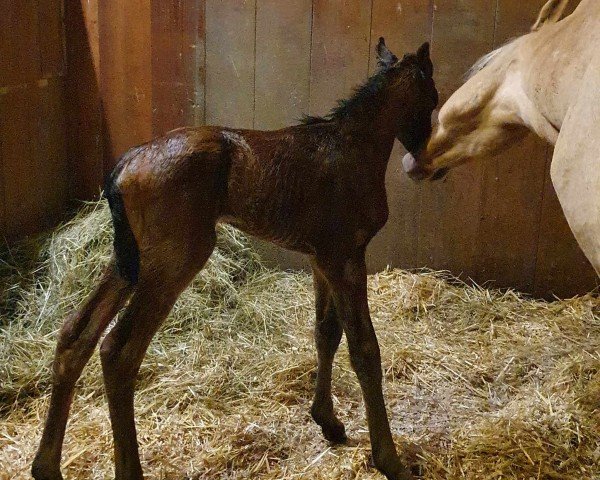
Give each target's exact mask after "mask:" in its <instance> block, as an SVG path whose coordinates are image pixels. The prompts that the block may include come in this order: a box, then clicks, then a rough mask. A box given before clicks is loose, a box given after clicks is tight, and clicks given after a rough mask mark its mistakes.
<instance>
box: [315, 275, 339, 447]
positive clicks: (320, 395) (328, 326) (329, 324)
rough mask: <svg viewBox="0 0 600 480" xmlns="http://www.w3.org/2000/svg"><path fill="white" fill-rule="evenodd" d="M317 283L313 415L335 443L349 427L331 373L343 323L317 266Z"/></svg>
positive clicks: (327, 436)
mask: <svg viewBox="0 0 600 480" xmlns="http://www.w3.org/2000/svg"><path fill="white" fill-rule="evenodd" d="M313 281H314V287H315V313H316V323H315V343H316V346H317V362H318V367H317V383H316V386H315V396H314V400H313V404H312V408H311V415H312V417H313V419H314V421H315V422H317V424H318V425H319V426H320V427H321V429H322V430H323V435H324V436H325V438H326V439H327V440H329V441H330V442H334V443H343V442H345V441H346V430H345V428H344V425H343V424H342V422H340V421H339V420H338V419H337V418H336V416H335V413H334V411H333V400H332V398H331V373H332V366H333V358H334V356H335V352H336V351H337V349H338V346H339V345H340V340H341V339H342V325H341V324H340V322H339V321H338V318H337V314H336V310H335V305H334V303H333V297H332V295H331V289H330V288H329V285H328V284H327V279H326V278H325V277H324V276H323V274H322V273H321V272H320V271H319V269H318V267H316V265H315V267H313Z"/></svg>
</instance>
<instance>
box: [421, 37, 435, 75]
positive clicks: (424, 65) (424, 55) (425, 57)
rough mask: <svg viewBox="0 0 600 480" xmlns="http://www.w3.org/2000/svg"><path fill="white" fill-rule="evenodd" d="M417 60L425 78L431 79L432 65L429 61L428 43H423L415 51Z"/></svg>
mask: <svg viewBox="0 0 600 480" xmlns="http://www.w3.org/2000/svg"><path fill="white" fill-rule="evenodd" d="M417 60H418V61H419V65H420V66H421V70H423V73H424V74H425V76H426V77H428V78H432V77H433V63H432V61H431V57H430V56H429V42H425V43H424V44H423V45H421V46H420V47H419V50H417Z"/></svg>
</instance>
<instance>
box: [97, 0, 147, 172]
mask: <svg viewBox="0 0 600 480" xmlns="http://www.w3.org/2000/svg"><path fill="white" fill-rule="evenodd" d="M98 17H99V26H100V30H99V31H100V58H101V62H100V72H101V81H100V91H101V95H102V106H103V113H104V120H105V131H106V134H107V138H106V141H105V163H104V170H105V171H109V170H110V169H111V168H112V166H113V165H114V163H115V161H116V159H117V158H118V157H119V156H120V155H121V154H123V152H125V151H126V150H127V149H129V148H130V147H132V146H134V145H137V144H140V143H143V142H146V141H148V140H150V139H151V138H152V73H151V51H150V50H151V35H150V29H151V24H150V2H148V1H146V0H129V1H127V2H120V1H117V0H105V1H102V2H99V3H98Z"/></svg>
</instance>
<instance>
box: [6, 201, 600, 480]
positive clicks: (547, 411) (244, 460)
mask: <svg viewBox="0 0 600 480" xmlns="http://www.w3.org/2000/svg"><path fill="white" fill-rule="evenodd" d="M110 242H111V233H110V227H109V224H108V215H107V212H106V208H105V206H104V205H102V204H93V205H90V206H89V207H88V208H87V209H86V212H85V213H82V214H81V215H80V216H79V217H78V218H76V219H75V220H74V221H73V222H72V223H71V224H69V225H67V226H66V227H63V228H61V229H59V230H57V231H56V232H55V233H54V234H53V236H52V237H51V238H48V239H46V240H44V242H43V243H42V244H40V243H39V242H38V244H34V243H29V244H26V245H22V246H20V247H17V248H15V249H13V250H11V251H10V252H4V253H3V254H2V257H0V259H1V260H2V261H1V263H0V360H1V363H0V379H2V380H1V382H0V416H1V420H0V478H1V479H11V480H12V479H17V478H28V470H29V464H30V462H31V459H32V457H33V455H34V452H35V448H36V446H37V442H38V439H39V435H40V426H41V423H42V421H43V417H44V414H45V412H46V409H47V405H48V398H49V367H50V362H51V358H52V352H53V348H54V342H55V332H56V329H57V327H58V326H59V324H60V322H61V320H62V318H63V317H64V315H65V314H66V312H69V311H70V310H71V309H72V308H73V306H75V305H77V304H78V303H79V302H80V301H81V299H82V296H83V295H84V294H85V293H86V292H88V291H89V289H90V287H91V284H92V281H93V278H94V277H95V276H97V274H98V272H99V270H100V266H101V265H102V264H103V263H104V262H105V261H106V259H107V255H108V252H109V248H110V247H109V246H110ZM369 288H370V300H371V307H372V316H373V320H374V324H375V328H376V330H377V332H378V337H379V340H380V344H381V350H382V357H383V362H384V365H383V368H384V381H385V386H384V390H385V396H386V399H387V404H388V408H389V411H390V416H391V422H392V429H393V432H394V435H395V438H396V440H397V442H398V446H399V448H402V449H403V450H404V451H405V452H407V456H408V457H409V458H410V460H411V461H412V462H414V463H415V464H417V465H418V468H419V469H420V472H421V474H422V476H423V478H425V479H458V478H468V479H500V478H502V479H573V480H575V479H577V480H582V479H590V480H592V479H596V480H597V479H599V478H600V466H599V465H600V303H599V301H598V299H597V298H593V297H592V296H586V297H581V298H576V299H572V300H567V301H556V302H552V303H547V302H538V301H532V300H529V299H525V298H523V297H521V296H518V295H517V294H515V293H512V292H508V293H501V292H497V291H490V290H485V289H479V288H470V287H466V286H462V285H460V284H458V283H457V282H455V281H452V279H447V278H445V277H444V276H443V275H441V274H436V273H430V272H424V273H421V274H411V273H406V272H404V271H400V270H394V271H387V272H384V273H380V274H378V275H375V276H372V277H371V278H370V280H369ZM312 300H313V297H312V290H311V280H310V277H309V276H308V275H306V274H304V273H284V272H279V271H274V270H270V269H268V268H266V267H265V266H264V265H263V264H262V263H261V261H260V258H259V257H258V256H257V254H256V253H255V252H254V250H253V249H252V248H251V246H250V243H249V242H248V241H247V240H246V239H245V238H244V237H243V236H241V235H240V234H239V233H236V232H234V231H233V230H229V229H223V230H221V237H220V241H219V248H218V251H217V252H216V253H215V255H214V256H213V258H212V260H211V263H210V265H209V266H208V268H207V269H205V270H204V271H203V272H202V273H201V274H200V275H199V276H198V278H197V279H196V280H195V281H194V283H193V285H192V286H191V287H190V288H189V289H188V290H187V291H186V292H185V293H184V295H183V296H182V298H181V299H180V301H179V302H178V304H177V306H176V308H175V309H174V311H173V313H172V315H171V317H170V319H169V320H168V322H167V323H166V324H165V325H164V327H163V328H162V330H161V331H160V333H159V334H158V335H157V337H156V339H155V341H154V342H153V343H152V345H151V347H150V350H149V354H148V356H147V358H146V361H145V363H144V365H143V367H142V370H141V373H140V377H139V383H138V390H137V397H136V402H137V403H136V405H137V421H138V430H139V440H140V444H141V453H142V462H143V465H144V468H145V471H146V474H147V478H149V479H181V478H192V479H244V478H248V479H250V478H252V479H256V478H264V479H354V478H360V479H370V478H373V479H375V478H383V477H381V476H379V475H378V474H377V473H376V472H375V471H374V470H373V469H372V468H371V467H370V458H369V444H368V435H367V431H366V421H365V418H364V410H363V406H362V400H361V396H360V391H359V388H358V384H357V382H356V380H355V376H354V374H353V373H352V371H351V369H350V366H349V361H348V355H347V352H346V348H345V346H344V345H343V346H342V348H341V350H340V353H339V355H338V357H337V359H336V364H335V371H334V394H335V405H336V408H337V411H338V413H339V416H340V418H341V419H342V420H343V421H344V422H345V424H346V427H347V431H348V434H349V437H350V442H349V444H348V445H344V446H331V445H328V444H327V442H326V441H324V440H323V438H322V437H321V434H320V431H319V429H318V427H317V426H316V425H315V424H313V423H312V421H311V419H310V417H309V414H308V410H309V405H310V399H311V395H312V386H313V382H314V376H315V351H314V347H313V342H312V324H313V312H312ZM111 442H112V439H111V433H110V429H109V422H108V412H107V407H106V402H105V399H104V394H103V388H102V380H101V375H100V369H99V362H98V356H97V355H95V356H94V357H93V360H92V362H91V364H90V365H89V366H88V368H87V369H86V370H85V371H84V375H83V377H82V379H81V381H80V388H79V389H78V391H77V395H76V399H75V402H74V407H73V412H72V415H71V420H70V424H69V427H68V430H67V439H66V444H65V451H64V454H63V473H64V474H66V475H65V477H66V478H72V479H80V478H95V479H96V478H97V479H103V478H110V477H111V474H112V450H111V449H112V445H111Z"/></svg>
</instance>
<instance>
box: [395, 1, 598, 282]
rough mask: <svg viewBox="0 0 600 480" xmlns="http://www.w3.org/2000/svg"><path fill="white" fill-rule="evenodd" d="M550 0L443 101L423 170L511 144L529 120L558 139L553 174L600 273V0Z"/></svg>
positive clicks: (414, 169) (420, 173) (416, 166)
mask: <svg viewBox="0 0 600 480" xmlns="http://www.w3.org/2000/svg"><path fill="white" fill-rule="evenodd" d="M568 3H569V0H550V1H549V2H548V3H547V4H546V5H545V6H544V8H543V9H542V11H541V13H540V17H539V18H538V21H537V22H536V24H535V25H534V27H533V29H532V32H531V33H529V34H527V35H524V36H522V37H520V38H518V39H517V40H515V41H513V42H511V43H509V44H508V45H506V46H504V47H502V48H500V49H498V50H496V51H495V52H492V53H491V54H489V55H488V56H486V57H484V58H483V59H482V61H480V63H479V64H478V65H476V66H475V73H474V74H473V75H472V76H471V78H470V79H469V80H468V81H467V82H466V83H465V84H464V85H463V86H462V87H461V88H460V89H458V90H457V91H456V92H455V93H454V94H453V95H452V96H451V97H450V99H449V100H448V101H447V102H446V104H445V105H444V106H443V107H442V109H441V110H440V115H439V125H438V127H437V129H436V131H435V132H434V134H433V135H432V138H431V140H430V141H429V143H428V145H427V148H426V149H425V151H423V152H421V154H419V155H417V158H415V157H413V156H412V155H410V154H409V155H407V156H406V157H405V159H404V166H405V170H406V171H407V173H409V175H412V176H413V177H415V178H418V179H422V178H426V177H430V176H432V175H434V174H435V173H436V172H440V171H441V170H442V169H447V168H452V167H454V166H456V165H459V164H461V163H464V162H466V161H470V160H477V159H480V158H483V157H486V156H489V155H491V154H494V153H497V152H499V151H501V150H503V149H505V148H506V147H507V146H508V145H510V144H511V143H514V141H515V139H519V138H520V137H522V136H523V135H524V133H525V131H526V130H527V129H529V130H533V131H534V132H535V133H537V134H538V135H539V136H540V137H542V138H544V139H546V140H547V141H548V142H550V143H551V144H554V145H556V149H555V153H554V157H553V160H552V165H551V177H552V182H553V184H554V187H555V189H556V192H557V194H558V197H559V200H560V203H561V205H562V208H563V210H564V213H565V216H566V218H567V220H568V222H569V225H570V227H571V229H572V230H573V233H574V234H575V237H576V238H577V241H578V242H579V245H580V246H581V248H582V250H583V251H584V253H585V254H586V256H587V258H588V259H589V260H590V262H591V263H592V265H593V266H594V268H595V269H596V272H597V273H598V274H599V275H600V0H582V1H581V3H580V4H579V6H578V7H577V9H576V10H575V12H574V13H573V14H571V15H570V16H568V17H567V18H565V19H563V20H562V21H558V20H559V18H560V17H561V15H562V13H563V10H564V9H565V8H566V6H567V4H568Z"/></svg>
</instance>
